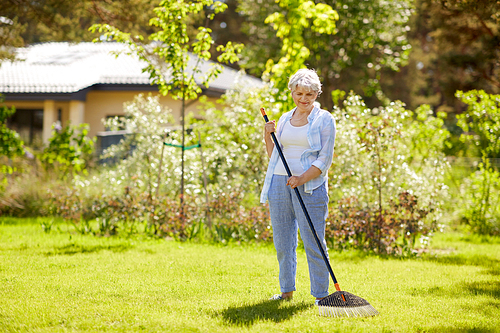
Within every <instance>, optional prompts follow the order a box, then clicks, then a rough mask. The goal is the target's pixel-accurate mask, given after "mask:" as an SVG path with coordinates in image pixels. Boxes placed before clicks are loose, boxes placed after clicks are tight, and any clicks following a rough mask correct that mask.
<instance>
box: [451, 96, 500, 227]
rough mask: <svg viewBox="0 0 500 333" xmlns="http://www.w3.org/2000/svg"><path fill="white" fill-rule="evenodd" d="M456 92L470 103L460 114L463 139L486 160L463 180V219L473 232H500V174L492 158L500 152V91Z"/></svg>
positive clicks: (466, 102) (461, 188)
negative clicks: (493, 92)
mask: <svg viewBox="0 0 500 333" xmlns="http://www.w3.org/2000/svg"><path fill="white" fill-rule="evenodd" d="M456 96H457V97H458V98H459V99H460V100H461V101H462V102H464V103H465V104H466V105H467V111H466V112H464V113H463V114H460V115H458V116H457V118H458V122H457V125H458V126H459V127H460V128H461V129H462V130H463V131H464V133H463V134H462V136H461V140H462V141H464V142H466V143H469V144H472V145H473V146H475V147H477V149H478V151H479V152H480V154H481V155H482V163H480V164H479V168H478V170H475V171H473V172H472V173H471V174H470V175H469V176H468V177H466V178H465V179H463V180H462V182H461V186H460V193H461V196H462V202H463V205H462V211H463V221H462V222H464V223H465V224H466V225H468V226H469V227H470V230H471V231H472V232H475V233H478V234H483V235H498V234H499V233H500V225H499V221H500V210H499V201H498V198H499V197H500V174H499V172H498V170H495V168H494V167H493V166H492V165H491V164H490V161H489V158H493V157H499V156H500V143H499V139H498V138H499V137H500V95H493V94H487V93H485V92H484V91H482V90H481V91H477V90H472V91H469V92H466V93H464V92H462V91H457V93H456Z"/></svg>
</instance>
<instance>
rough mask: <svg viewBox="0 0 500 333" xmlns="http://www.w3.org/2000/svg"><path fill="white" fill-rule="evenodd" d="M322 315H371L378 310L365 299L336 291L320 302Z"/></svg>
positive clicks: (376, 313) (319, 306) (374, 314)
mask: <svg viewBox="0 0 500 333" xmlns="http://www.w3.org/2000/svg"><path fill="white" fill-rule="evenodd" d="M318 309H319V314H320V316H327V317H371V316H376V315H378V314H379V313H378V311H377V310H375V308H374V307H373V306H371V305H370V303H368V302H367V301H366V300H365V299H363V298H361V297H358V296H356V295H353V294H351V293H348V292H347V291H336V292H334V293H333V294H331V295H328V296H326V297H325V298H323V299H322V300H321V301H319V303H318Z"/></svg>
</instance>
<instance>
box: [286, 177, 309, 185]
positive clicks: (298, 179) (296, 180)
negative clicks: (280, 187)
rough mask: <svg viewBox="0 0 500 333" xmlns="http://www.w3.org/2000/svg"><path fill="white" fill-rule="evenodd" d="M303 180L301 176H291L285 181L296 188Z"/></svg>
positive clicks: (302, 183)
mask: <svg viewBox="0 0 500 333" xmlns="http://www.w3.org/2000/svg"><path fill="white" fill-rule="evenodd" d="M304 183H305V181H303V177H302V176H292V177H290V178H288V181H287V182H286V184H287V185H289V186H290V187H291V188H296V187H299V186H300V185H304Z"/></svg>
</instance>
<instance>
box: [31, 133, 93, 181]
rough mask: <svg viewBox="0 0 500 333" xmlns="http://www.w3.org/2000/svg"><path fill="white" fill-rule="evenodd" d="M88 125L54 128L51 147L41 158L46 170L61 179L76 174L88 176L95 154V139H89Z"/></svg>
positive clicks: (49, 146) (47, 148)
mask: <svg viewBox="0 0 500 333" xmlns="http://www.w3.org/2000/svg"><path fill="white" fill-rule="evenodd" d="M88 128H89V126H88V124H80V125H78V126H74V125H67V126H65V127H63V128H62V127H61V126H60V125H58V124H55V125H53V126H52V137H51V138H50V139H49V145H48V146H47V147H46V148H45V149H44V150H43V154H42V155H41V157H40V160H41V161H42V163H43V165H44V167H45V169H46V170H47V171H51V172H52V174H55V175H57V176H58V178H60V179H67V178H68V176H70V175H74V174H79V173H83V174H87V173H88V171H87V168H88V167H89V163H90V161H91V159H92V155H93V153H94V142H95V138H89V137H87V134H88Z"/></svg>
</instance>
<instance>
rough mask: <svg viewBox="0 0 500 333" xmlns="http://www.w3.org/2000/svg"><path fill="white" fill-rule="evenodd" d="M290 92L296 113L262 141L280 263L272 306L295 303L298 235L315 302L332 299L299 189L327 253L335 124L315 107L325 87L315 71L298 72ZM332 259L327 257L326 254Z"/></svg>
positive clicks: (265, 197) (271, 125) (266, 195)
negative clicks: (276, 302) (286, 301)
mask: <svg viewBox="0 0 500 333" xmlns="http://www.w3.org/2000/svg"><path fill="white" fill-rule="evenodd" d="M288 88H289V89H290V92H291V94H292V98H293V101H294V102H295V105H296V107H295V108H294V109H292V110H291V111H289V112H287V113H285V114H283V115H282V116H281V117H280V119H279V121H278V126H277V127H276V124H275V121H270V122H268V123H266V124H265V131H264V140H265V143H266V150H267V154H268V155H269V157H270V161H269V166H268V168H267V173H266V178H265V181H264V186H263V189H262V193H261V198H260V201H261V202H262V203H265V202H266V201H269V211H270V215H271V224H272V227H273V238H274V246H275V248H276V252H277V257H278V263H279V283H280V289H281V294H277V295H274V296H273V297H271V300H281V299H291V298H292V297H293V292H294V291H295V290H296V287H295V275H296V267H297V254H296V250H297V243H298V234H297V233H298V229H300V236H301V238H302V242H303V243H304V248H305V251H306V256H307V263H308V266H309V278H310V282H311V295H313V296H314V297H316V304H317V302H318V301H319V300H320V299H322V298H324V297H326V296H328V284H329V274H328V270H327V266H326V264H325V262H324V260H323V257H322V255H321V252H320V250H319V248H318V245H317V243H316V241H315V239H314V236H313V234H312V231H311V229H310V227H309V225H308V222H307V220H306V217H305V215H304V212H303V211H302V209H301V206H300V204H299V201H298V199H297V196H296V195H295V194H294V193H293V192H294V190H293V189H295V188H298V190H299V192H300V194H301V196H302V199H303V201H304V204H305V206H306V207H307V211H308V213H309V215H310V217H311V220H312V223H313V225H314V228H315V229H316V232H317V234H318V238H319V239H320V240H321V243H322V245H323V249H324V250H325V253H328V252H327V251H326V241H325V220H326V217H327V214H328V190H327V186H328V184H327V183H328V169H329V168H330V165H331V164H332V159H333V148H334V144H335V133H336V130H335V120H334V118H333V116H332V115H331V114H330V113H329V112H328V111H325V110H322V109H320V108H319V107H318V104H317V103H316V102H315V101H316V98H317V97H318V95H319V94H320V93H321V82H320V80H319V77H318V75H317V74H316V72H315V71H314V70H310V69H300V70H298V71H297V72H296V73H295V74H294V75H293V76H292V77H291V78H290V80H289V82H288ZM272 132H276V133H275V134H276V136H277V138H278V141H279V143H280V145H281V148H282V150H283V154H284V155H285V159H286V161H287V164H288V166H289V168H290V170H291V173H292V177H288V175H287V172H286V170H285V167H284V165H283V163H282V161H281V159H280V158H279V154H278V151H277V149H276V148H275V147H274V142H273V140H272V137H271V133H272ZM327 255H328V254H327Z"/></svg>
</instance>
